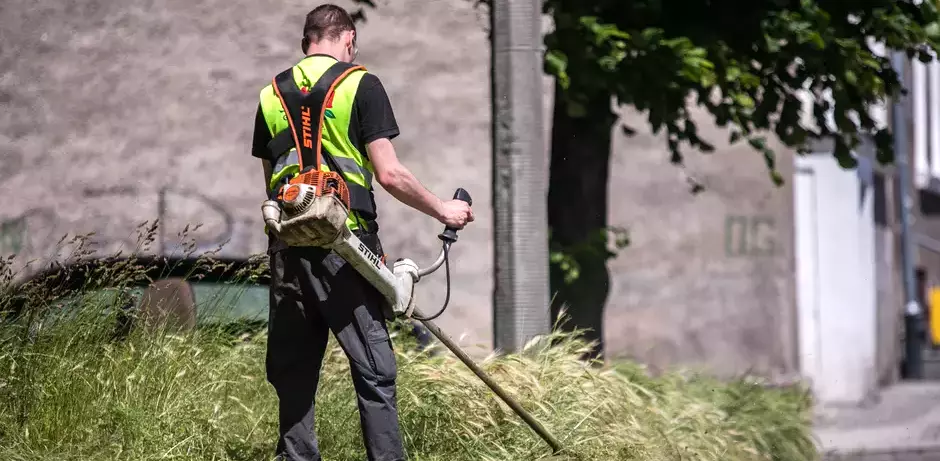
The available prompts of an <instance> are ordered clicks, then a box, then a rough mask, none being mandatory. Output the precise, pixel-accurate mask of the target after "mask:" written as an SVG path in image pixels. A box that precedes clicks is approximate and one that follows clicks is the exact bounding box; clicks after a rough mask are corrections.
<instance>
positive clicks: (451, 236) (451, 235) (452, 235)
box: [437, 187, 473, 243]
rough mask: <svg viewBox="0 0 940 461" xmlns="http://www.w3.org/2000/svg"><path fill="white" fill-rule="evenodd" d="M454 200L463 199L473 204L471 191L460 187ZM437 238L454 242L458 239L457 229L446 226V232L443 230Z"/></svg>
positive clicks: (468, 203)
mask: <svg viewBox="0 0 940 461" xmlns="http://www.w3.org/2000/svg"><path fill="white" fill-rule="evenodd" d="M454 200H463V201H464V202H467V205H473V199H472V198H470V193H469V192H467V191H466V190H464V188H462V187H461V188H458V189H457V190H456V191H455V192H454ZM437 238H439V239H441V240H444V241H446V242H451V243H454V242H456V241H457V229H455V228H453V227H450V226H446V227H444V232H441V233H440V235H438V236H437Z"/></svg>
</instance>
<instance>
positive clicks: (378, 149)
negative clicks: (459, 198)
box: [366, 138, 444, 221]
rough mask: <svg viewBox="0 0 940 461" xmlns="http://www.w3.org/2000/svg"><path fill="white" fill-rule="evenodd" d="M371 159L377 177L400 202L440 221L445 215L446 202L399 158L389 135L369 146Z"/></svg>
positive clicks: (367, 146)
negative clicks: (416, 176) (430, 189)
mask: <svg viewBox="0 0 940 461" xmlns="http://www.w3.org/2000/svg"><path fill="white" fill-rule="evenodd" d="M366 150H367V151H368V152H369V159H370V160H371V161H372V166H373V167H374V168H375V179H376V181H378V182H379V184H381V185H382V187H383V188H384V189H385V190H386V191H388V193H389V194H391V195H392V196H393V197H395V198H396V199H398V201H400V202H402V203H404V204H405V205H408V206H410V207H412V208H414V209H416V210H418V211H420V212H422V213H424V214H426V215H428V216H431V217H432V218H434V219H437V220H438V221H440V220H442V219H443V216H444V210H443V207H444V202H443V201H442V200H441V199H440V198H438V197H437V196H436V195H434V194H432V193H431V191H429V190H428V189H427V188H426V187H424V185H423V184H421V183H420V182H419V181H418V179H417V178H415V176H414V175H413V174H412V173H411V171H410V170H409V169H408V168H405V166H404V165H402V164H401V162H399V161H398V155H397V154H396V153H395V147H394V146H392V141H390V140H389V139H388V138H380V139H376V140H375V141H372V142H370V143H369V144H367V145H366Z"/></svg>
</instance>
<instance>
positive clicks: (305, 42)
mask: <svg viewBox="0 0 940 461" xmlns="http://www.w3.org/2000/svg"><path fill="white" fill-rule="evenodd" d="M300 47H301V51H302V52H303V53H304V54H307V49H308V48H310V40H308V39H307V37H304V38H303V40H301V41H300Z"/></svg>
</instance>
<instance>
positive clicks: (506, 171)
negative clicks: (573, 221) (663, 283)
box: [490, 0, 551, 352]
mask: <svg viewBox="0 0 940 461" xmlns="http://www.w3.org/2000/svg"><path fill="white" fill-rule="evenodd" d="M541 19H542V10H541V2H540V1H538V0H494V1H493V3H492V9H491V10H490V24H491V28H490V30H491V34H492V35H491V46H492V52H491V59H492V69H491V72H492V74H491V80H492V104H493V113H492V117H493V120H492V123H493V124H492V129H493V133H492V136H493V146H492V147H493V172H492V175H493V220H494V223H493V240H494V242H493V243H494V290H493V338H494V345H495V348H496V349H497V350H502V351H505V352H515V351H518V350H519V349H521V348H522V347H523V346H524V345H525V343H526V342H527V341H529V340H530V339H532V337H534V336H536V335H540V334H545V333H548V332H549V331H550V329H551V323H550V315H549V291H548V290H549V281H548V264H549V261H548V203H547V191H548V158H547V155H546V150H545V141H544V137H545V133H544V131H545V130H544V125H543V121H542V110H543V109H542V107H543V104H542V97H543V91H542V86H543V85H542V56H543V55H542V46H541V45H542V24H541V22H542V21H541Z"/></svg>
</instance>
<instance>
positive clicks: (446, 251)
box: [412, 242, 450, 321]
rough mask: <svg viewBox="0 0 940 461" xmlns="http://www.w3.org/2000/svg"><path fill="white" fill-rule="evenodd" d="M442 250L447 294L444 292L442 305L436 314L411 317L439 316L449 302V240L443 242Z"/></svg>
mask: <svg viewBox="0 0 940 461" xmlns="http://www.w3.org/2000/svg"><path fill="white" fill-rule="evenodd" d="M443 251H444V274H445V280H447V282H446V283H447V285H446V286H447V294H446V297H445V298H444V306H443V307H441V310H440V311H438V312H437V313H436V314H434V315H432V316H430V317H418V316H417V315H412V317H413V318H415V319H416V320H421V321H428V320H434V319H436V318H438V317H440V316H441V314H443V313H444V310H445V309H447V304H449V303H450V243H449V242H444V250H443Z"/></svg>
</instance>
